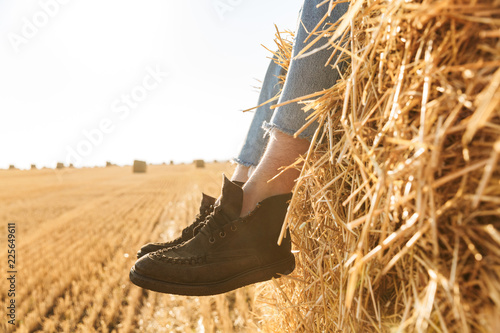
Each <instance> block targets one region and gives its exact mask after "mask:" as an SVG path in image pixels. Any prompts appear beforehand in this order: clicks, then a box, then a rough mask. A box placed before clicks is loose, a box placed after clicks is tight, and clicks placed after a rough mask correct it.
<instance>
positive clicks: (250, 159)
mask: <svg viewBox="0 0 500 333" xmlns="http://www.w3.org/2000/svg"><path fill="white" fill-rule="evenodd" d="M281 75H285V70H284V69H283V68H282V67H281V66H279V65H278V64H276V63H275V62H274V60H271V63H270V64H269V67H268V68H267V72H266V76H265V78H264V81H263V82H262V89H261V90H260V95H259V101H258V104H257V105H260V104H262V103H264V102H266V101H268V100H270V99H271V98H273V97H274V96H276V95H277V94H278V93H279V91H280V89H281V88H282V87H283V86H282V85H281V84H280V82H279V79H278V76H281ZM277 101H278V100H277V99H276V100H274V101H272V102H270V103H267V104H265V105H262V106H261V107H259V108H257V110H256V111H255V114H254V116H253V120H252V123H251V124H250V128H249V130H248V133H247V137H246V139H245V143H244V144H243V147H242V148H241V151H240V154H239V155H238V157H237V158H235V159H234V161H235V162H236V163H238V164H241V165H244V166H256V165H257V164H259V161H260V158H261V157H262V155H263V154H264V150H265V149H266V146H267V141H268V140H269V136H268V135H266V133H265V131H264V129H263V128H262V124H263V123H264V122H268V121H269V120H270V119H271V117H272V115H273V112H274V110H271V106H272V105H276V103H277Z"/></svg>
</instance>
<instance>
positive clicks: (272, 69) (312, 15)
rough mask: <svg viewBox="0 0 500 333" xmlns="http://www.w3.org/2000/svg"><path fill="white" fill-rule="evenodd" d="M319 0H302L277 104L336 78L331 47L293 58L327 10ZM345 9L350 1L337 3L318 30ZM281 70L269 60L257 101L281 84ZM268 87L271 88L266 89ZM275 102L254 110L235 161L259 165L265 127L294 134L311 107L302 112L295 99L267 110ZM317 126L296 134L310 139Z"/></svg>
mask: <svg viewBox="0 0 500 333" xmlns="http://www.w3.org/2000/svg"><path fill="white" fill-rule="evenodd" d="M321 2H323V0H304V4H303V5H302V10H301V13H300V21H299V24H298V28H297V32H296V35H295V41H294V44H293V49H292V61H291V62H290V67H289V70H288V74H287V77H286V80H285V85H284V87H283V91H282V93H281V96H280V98H279V100H278V103H283V102H286V101H289V100H292V99H295V98H298V97H302V96H305V95H308V94H312V93H314V92H317V91H320V90H323V89H327V88H330V87H331V86H333V85H334V84H335V82H336V81H337V80H338V78H339V73H338V72H337V70H336V69H332V68H331V66H328V67H325V64H326V62H327V61H328V58H329V57H330V56H331V54H332V50H331V49H324V50H321V51H318V52H315V53H313V54H312V55H309V56H307V57H304V58H301V59H295V57H296V55H297V54H298V53H299V52H300V51H301V50H302V48H303V47H304V46H306V45H307V44H308V43H309V42H310V41H311V40H312V39H309V40H308V41H307V42H304V41H305V39H306V38H307V36H308V35H309V32H311V31H312V30H313V29H314V28H315V27H316V25H317V24H318V23H319V22H320V21H321V19H322V18H323V17H324V16H325V14H326V13H327V10H328V4H324V5H322V6H321V7H319V8H317V7H316V6H317V5H318V4H320V3H321ZM348 9H349V3H340V4H337V5H336V6H335V7H334V9H333V10H332V12H331V13H330V16H329V17H328V18H327V19H326V20H325V21H324V22H323V24H322V26H321V27H320V28H319V29H318V31H321V30H322V29H323V27H325V26H326V25H330V24H332V23H335V22H337V21H338V20H339V19H340V18H341V17H342V16H343V15H344V14H345V13H346V12H347V10H348ZM327 41H328V38H322V39H320V40H319V41H318V42H316V43H315V45H314V48H318V47H320V46H322V45H324V44H325V43H327ZM334 62H335V59H333V60H332V61H331V62H330V64H333V63H334ZM281 71H282V69H281V67H279V66H278V65H276V64H274V63H273V62H271V65H270V66H269V68H268V71H267V73H266V78H265V80H264V84H263V86H262V91H261V96H260V97H259V104H260V103H261V100H262V101H265V100H267V99H269V98H270V97H269V98H266V97H265V96H271V97H272V96H274V95H275V94H276V93H277V92H278V91H279V88H280V87H279V85H277V81H278V80H277V78H276V77H275V76H276V75H280V74H281V73H282V72H281ZM276 73H279V74H276ZM269 75H271V77H270V76H269ZM272 76H274V77H272ZM266 81H269V82H266ZM267 89H272V90H271V91H266V90H267ZM274 104H276V103H272V104H271V103H270V104H268V105H266V106H265V107H261V108H258V109H257V111H256V112H255V115H254V119H253V121H252V124H251V125H250V129H249V132H248V135H247V138H246V140H245V144H244V145H243V148H242V150H241V152H240V154H239V157H238V158H236V159H235V161H236V162H237V163H239V164H243V165H244V166H252V165H253V166H255V165H257V164H258V162H259V161H260V158H261V157H262V154H263V153H264V150H265V147H266V145H267V141H268V136H267V135H266V136H265V137H264V133H265V132H264V130H263V129H265V131H270V130H272V129H276V130H279V131H281V132H283V133H285V134H289V135H293V134H295V133H296V132H297V131H298V130H299V129H300V128H302V126H303V125H304V124H305V123H306V118H307V116H308V115H309V114H310V113H311V112H312V110H311V111H308V112H304V111H303V110H302V107H303V105H302V104H299V103H296V102H295V103H290V104H287V105H284V106H281V107H279V108H277V109H275V110H270V107H271V105H274ZM273 111H274V112H273ZM269 119H270V120H269ZM317 127H318V124H317V123H313V124H311V125H310V126H308V127H307V128H306V129H305V130H304V131H303V132H302V133H301V134H300V135H299V137H300V138H305V139H309V140H310V139H311V138H312V136H313V134H314V132H315V131H316V129H317ZM262 128H263V129H262Z"/></svg>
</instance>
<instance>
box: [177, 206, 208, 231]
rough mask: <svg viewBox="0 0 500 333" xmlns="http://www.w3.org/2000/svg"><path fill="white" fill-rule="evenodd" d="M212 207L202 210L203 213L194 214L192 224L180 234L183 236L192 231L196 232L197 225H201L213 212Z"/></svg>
mask: <svg viewBox="0 0 500 333" xmlns="http://www.w3.org/2000/svg"><path fill="white" fill-rule="evenodd" d="M213 209H214V207H213V205H210V207H208V208H205V209H204V210H203V212H201V213H199V214H196V216H195V218H194V222H193V223H192V224H191V225H189V226H187V227H186V228H184V230H182V233H183V234H185V233H188V232H194V230H196V228H197V227H198V225H200V223H202V222H203V221H205V219H206V218H207V216H208V215H210V213H211V212H212V211H213Z"/></svg>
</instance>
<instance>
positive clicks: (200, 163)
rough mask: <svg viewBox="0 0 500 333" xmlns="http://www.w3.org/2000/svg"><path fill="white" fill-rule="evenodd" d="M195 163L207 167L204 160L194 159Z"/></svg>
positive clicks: (199, 166) (200, 166) (198, 166)
mask: <svg viewBox="0 0 500 333" xmlns="http://www.w3.org/2000/svg"><path fill="white" fill-rule="evenodd" d="M194 165H195V166H196V167H197V168H204V167H205V161H204V160H194Z"/></svg>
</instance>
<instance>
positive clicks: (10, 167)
mask: <svg viewBox="0 0 500 333" xmlns="http://www.w3.org/2000/svg"><path fill="white" fill-rule="evenodd" d="M16 169H17V168H16V166H15V165H14V164H11V165H9V170H16Z"/></svg>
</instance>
